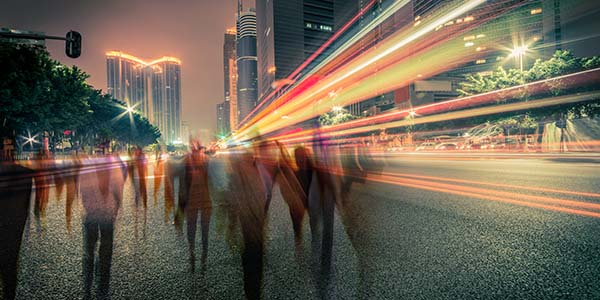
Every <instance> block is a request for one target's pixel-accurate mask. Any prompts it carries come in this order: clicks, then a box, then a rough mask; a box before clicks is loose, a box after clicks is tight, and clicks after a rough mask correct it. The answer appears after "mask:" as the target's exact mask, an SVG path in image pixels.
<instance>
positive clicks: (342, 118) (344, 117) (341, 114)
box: [319, 108, 358, 126]
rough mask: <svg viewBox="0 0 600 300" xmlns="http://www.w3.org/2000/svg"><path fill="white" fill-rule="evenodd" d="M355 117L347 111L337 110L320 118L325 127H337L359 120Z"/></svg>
mask: <svg viewBox="0 0 600 300" xmlns="http://www.w3.org/2000/svg"><path fill="white" fill-rule="evenodd" d="M357 118H358V117H356V116H355V115H353V114H351V113H349V112H348V111H347V110H346V109H343V108H336V109H335V110H332V111H330V112H328V113H325V114H323V115H321V116H319V123H321V125H323V126H328V125H336V124H340V123H345V122H348V121H352V120H355V119H357Z"/></svg>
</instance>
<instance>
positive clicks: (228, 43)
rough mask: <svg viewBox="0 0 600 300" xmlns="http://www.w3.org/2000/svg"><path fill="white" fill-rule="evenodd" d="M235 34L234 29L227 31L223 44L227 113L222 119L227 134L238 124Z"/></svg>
mask: <svg viewBox="0 0 600 300" xmlns="http://www.w3.org/2000/svg"><path fill="white" fill-rule="evenodd" d="M236 33H237V30H236V29H235V28H230V29H228V30H227V31H226V32H225V36H224V42H223V77H224V78H223V79H224V80H223V82H224V97H225V99H224V101H225V103H226V106H227V111H228V112H229V115H226V116H225V119H224V122H226V123H228V124H227V128H228V130H227V132H229V131H231V130H235V129H236V128H237V123H238V109H237V63H236V58H237V53H236ZM217 127H219V126H217Z"/></svg>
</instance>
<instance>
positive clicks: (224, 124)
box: [217, 101, 230, 138]
mask: <svg viewBox="0 0 600 300" xmlns="http://www.w3.org/2000/svg"><path fill="white" fill-rule="evenodd" d="M228 121H229V103H228V102H227V101H223V102H221V103H219V104H217V136H218V137H219V138H221V137H224V136H226V135H227V134H229V131H230V130H229V122H228Z"/></svg>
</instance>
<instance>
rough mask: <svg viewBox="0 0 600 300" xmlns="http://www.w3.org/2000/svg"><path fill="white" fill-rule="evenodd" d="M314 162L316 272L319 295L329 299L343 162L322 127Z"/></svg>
mask: <svg viewBox="0 0 600 300" xmlns="http://www.w3.org/2000/svg"><path fill="white" fill-rule="evenodd" d="M313 158H314V162H313V165H314V167H315V169H314V171H313V175H312V181H311V186H310V188H309V195H308V214H309V221H310V222H309V223H310V230H311V235H312V239H311V245H312V253H313V264H314V265H313V267H314V268H313V269H314V271H315V277H316V278H315V280H316V283H317V290H318V293H319V295H320V297H321V298H327V295H328V290H329V286H330V280H331V260H332V254H333V230H334V228H333V225H334V224H333V221H334V212H335V206H336V202H338V201H340V176H339V175H338V174H339V173H340V172H341V167H340V165H341V162H340V161H339V158H340V154H339V151H338V148H337V147H336V146H334V145H330V143H329V141H328V140H326V139H325V138H324V137H323V136H322V134H321V131H320V127H317V131H316V133H315V135H314V137H313ZM317 270H318V271H317Z"/></svg>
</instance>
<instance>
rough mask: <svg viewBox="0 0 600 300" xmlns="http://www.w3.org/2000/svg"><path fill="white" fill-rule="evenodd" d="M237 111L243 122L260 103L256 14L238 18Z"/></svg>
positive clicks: (241, 14)
mask: <svg viewBox="0 0 600 300" xmlns="http://www.w3.org/2000/svg"><path fill="white" fill-rule="evenodd" d="M236 51H237V63H236V65H237V74H238V77H237V109H238V111H239V113H238V120H239V121H240V122H241V121H242V120H243V119H244V117H246V116H247V115H248V114H249V113H250V112H251V111H252V110H253V109H254V108H255V107H256V104H257V101H258V91H257V88H258V78H257V57H256V12H255V11H254V10H253V9H248V10H246V11H242V8H241V5H240V9H239V11H238V16H237V49H236Z"/></svg>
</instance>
